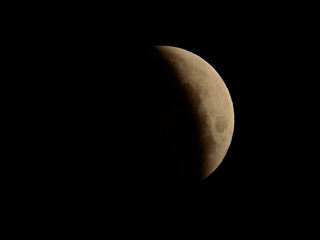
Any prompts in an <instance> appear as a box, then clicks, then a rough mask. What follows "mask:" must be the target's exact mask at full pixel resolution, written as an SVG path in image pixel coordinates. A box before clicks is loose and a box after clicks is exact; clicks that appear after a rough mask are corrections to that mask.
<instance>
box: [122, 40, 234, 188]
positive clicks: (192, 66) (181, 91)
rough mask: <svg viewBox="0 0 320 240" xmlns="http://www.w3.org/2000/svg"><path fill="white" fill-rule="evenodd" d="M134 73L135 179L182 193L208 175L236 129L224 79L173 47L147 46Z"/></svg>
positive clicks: (152, 186)
mask: <svg viewBox="0 0 320 240" xmlns="http://www.w3.org/2000/svg"><path fill="white" fill-rule="evenodd" d="M130 75H131V85H130V91H131V92H132V94H131V99H130V103H129V106H130V107H129V110H128V114H130V123H131V126H132V127H133V128H134V130H133V131H132V132H131V134H133V136H132V138H133V139H134V140H135V141H136V143H135V144H136V145H135V147H134V148H133V149H132V158H135V159H136V160H133V163H131V164H129V166H128V167H131V168H132V169H133V170H132V172H133V175H132V178H131V179H132V180H133V181H136V184H137V186H138V185H139V186H142V185H145V186H144V187H145V189H154V190H164V191H176V190H180V189H185V188H188V187H190V186H193V185H195V184H197V183H199V182H200V181H202V180H203V179H205V178H207V177H208V176H209V175H210V174H211V173H212V172H213V171H214V170H215V169H216V168H217V167H218V166H219V164H220V163H221V162H222V160H223V158H224V157H225V155H226V153H227V150H228V148H229V146H230V144H231V140H232V135H233V131H234V111H233V103H232V100H231V96H230V94H229V91H228V89H227V87H226V85H225V83H224V82H223V80H222V78H221V77H220V76H219V74H218V73H217V72H216V71H215V69H214V68H213V67H212V66H211V65H210V64H209V63H207V62H206V61H205V60H204V59H202V58H201V57H199V56H197V55H196V54H194V53H192V52H189V51H187V50H184V49H181V48H178V47H173V46H153V47H147V48H144V49H143V50H141V51H140V52H139V53H137V55H135V56H134V63H133V64H132V68H131V72H130Z"/></svg>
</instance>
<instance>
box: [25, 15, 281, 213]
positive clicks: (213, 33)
mask: <svg viewBox="0 0 320 240" xmlns="http://www.w3.org/2000/svg"><path fill="white" fill-rule="evenodd" d="M110 11H111V10H110ZM150 14H151V15H152V12H151V13H150ZM80 15H81V14H80ZM106 15H107V16H106ZM66 16H67V15H66ZM70 16H71V15H70ZM72 16H73V15H72ZM151 19H152V18H149V16H146V15H142V17H141V18H139V15H137V17H136V16H135V15H134V16H131V15H128V16H127V17H126V18H125V20H123V21H122V20H121V21H120V19H116V18H114V17H111V16H110V15H109V14H103V15H100V14H97V15H95V14H90V17H89V16H88V17H86V16H83V15H82V16H81V17H79V18H77V17H70V19H66V18H63V19H61V20H59V19H58V18H54V19H53V20H52V19H51V20H50V21H44V22H42V23H39V21H38V22H37V25H34V24H30V25H27V26H26V28H25V29H27V30H26V31H25V32H23V33H22V34H21V37H23V38H24V39H25V41H23V47H24V48H23V49H24V51H26V53H27V54H23V56H24V57H25V60H26V61H28V63H31V64H30V65H31V66H32V67H31V68H30V67H26V69H25V74H29V76H32V77H31V78H29V79H32V80H31V81H30V82H27V83H25V84H27V85H28V87H29V88H30V86H31V88H32V86H34V88H33V91H34V92H35V93H36V94H30V96H31V98H33V102H32V104H29V105H28V106H27V107H28V108H27V109H28V110H27V114H28V116H30V122H31V124H33V126H34V129H39V130H38V131H36V133H35V132H34V133H33V135H32V136H34V141H35V144H33V148H32V149H31V150H30V149H29V150H28V151H30V152H32V153H33V154H35V158H36V159H38V158H39V159H41V160H39V161H34V162H31V165H33V166H34V168H35V169H37V174H40V175H41V179H42V181H40V183H39V181H38V179H39V178H35V180H34V181H35V182H37V184H40V185H41V186H42V187H41V189H42V190H43V191H45V192H46V194H47V196H48V199H55V200H52V201H55V202H60V204H62V205H64V206H66V203H65V202H66V201H67V202H69V204H67V205H68V206H69V207H70V206H73V207H74V206H77V205H81V204H82V206H83V204H85V206H88V207H89V206H96V207H97V208H98V207H102V206H105V202H106V201H111V202H112V203H111V205H112V206H121V207H122V208H124V209H126V211H136V210H135V209H136V208H137V206H139V207H140V208H141V209H144V210H146V209H151V210H152V211H156V210H157V209H158V208H160V209H161V208H162V207H161V206H170V209H172V207H177V208H179V206H180V208H182V206H186V205H188V206H189V207H191V208H192V209H194V210H195V211H197V209H198V208H203V209H206V211H210V212H211V213H214V212H215V211H226V209H228V211H231V210H230V209H235V210H240V211H241V209H243V208H245V207H251V203H252V204H257V203H262V202H265V200H266V199H269V198H270V201H273V196H274V194H271V195H268V193H270V190H271V187H270V184H269V183H270V181H272V178H271V177H270V175H269V174H268V173H269V172H270V170H271V169H272V166H273V160H272V158H270V156H271V155H274V150H273V148H274V147H275V145H277V144H278V142H277V141H279V139H280V138H279V137H278V138H276V141H274V142H273V143H272V144H270V143H268V141H267V138H269V137H270V133H271V134H272V131H273V129H271V127H270V126H271V125H274V124H272V123H273V122H274V121H276V119H275V117H274V116H277V113H276V112H275V111H277V110H275V109H273V108H272V106H273V102H274V100H273V97H274V96H275V95H276V94H278V92H277V91H278V90H277V88H276V87H275V88H274V87H273V84H274V82H273V79H274V75H277V72H276V69H277V68H278V62H272V61H270V58H274V57H275V55H274V53H275V49H276V48H275V47H278V46H279V45H280V46H281V45H282V44H283V42H281V40H278V39H277V33H276V32H272V31H270V29H269V28H268V23H267V22H265V21H260V22H259V27H257V25H255V24H253V21H252V19H251V18H249V19H247V18H243V19H242V20H241V21H237V19H235V18H233V19H232V21H227V20H221V19H220V20H213V19H210V16H209V17H207V18H204V19H203V18H201V19H200V20H198V21H193V20H194V18H192V17H190V16H189V17H187V16H186V17H185V18H184V19H185V21H182V20H181V19H180V20H179V19H176V20H164V17H162V18H160V20H156V21H154V20H151ZM36 20H38V19H36ZM35 26H36V27H35ZM152 45H168V46H175V47H179V48H183V49H186V50H188V51H191V52H193V53H195V54H196V55H198V56H200V57H202V58H203V59H204V60H205V61H207V62H208V63H209V64H210V65H211V66H212V67H213V68H214V69H215V70H216V71H217V72H218V73H219V75H220V76H221V77H222V79H223V80H224V82H225V84H226V86H227V88H228V89H229V92H230V95H231V98H232V101H233V105H234V112H235V127H234V134H233V138H232V142H231V145H230V148H229V150H228V152H227V154H226V156H225V158H224V160H223V161H222V163H221V164H220V166H219V167H218V168H217V169H216V170H215V171H214V173H213V174H211V175H210V176H209V177H208V178H207V179H205V180H204V181H202V182H201V183H199V184H197V185H196V186H194V187H192V188H190V189H188V190H186V191H184V192H182V193H177V194H173V195H169V196H168V195H166V196H164V195H161V196H159V195H156V196H154V195H149V194H148V193H147V192H143V193H142V192H135V190H134V189H130V188H128V187H126V184H125V183H123V182H122V180H121V179H122V175H121V174H122V169H121V168H122V167H123V165H122V164H121V162H119V161H120V160H121V159H123V158H124V156H125V157H130V153H129V152H127V151H126V149H127V146H129V148H130V146H131V147H132V142H131V141H132V137H127V135H126V133H127V132H126V127H127V123H128V122H130V116H127V115H126V102H127V101H130V99H127V98H126V94H125V93H126V91H130V89H128V88H126V83H127V82H128V81H130V79H128V78H125V79H124V78H123V76H126V77H127V76H128V72H126V71H127V69H128V67H127V66H128V64H130V62H128V61H127V58H128V56H130V55H132V54H133V53H134V52H136V51H139V49H141V48H142V47H145V46H152ZM29 56H31V57H29ZM270 69H274V71H273V72H271V73H270ZM270 90H272V91H270ZM34 116H37V117H36V118H35V117H34ZM30 131H31V130H30ZM29 141H30V140H29ZM39 149H40V150H39ZM34 152H35V153H34ZM43 159H46V160H45V161H43ZM92 159H93V160H92ZM103 159H107V161H104V160H103ZM39 162H40V163H41V164H39ZM35 186H37V185H35ZM128 186H130V184H129V183H128ZM277 189H278V188H277ZM38 190H39V188H37V187H35V191H38ZM40 192H41V191H40ZM41 194H42V192H41ZM111 205H109V207H110V206H111ZM150 206H151V207H150ZM214 206H221V207H220V208H214ZM149 207H150V208H149Z"/></svg>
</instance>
